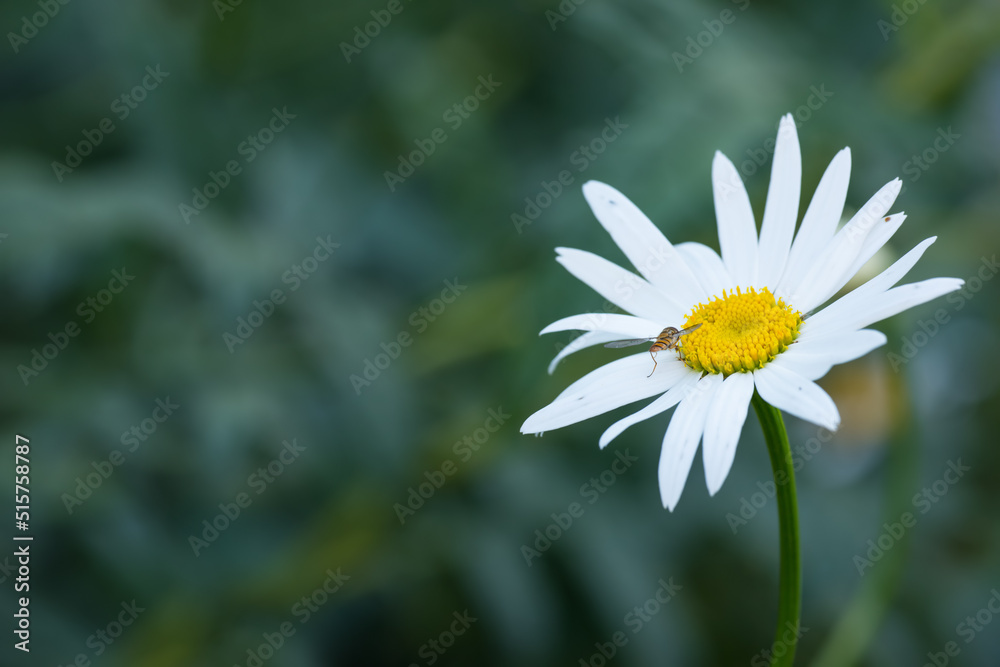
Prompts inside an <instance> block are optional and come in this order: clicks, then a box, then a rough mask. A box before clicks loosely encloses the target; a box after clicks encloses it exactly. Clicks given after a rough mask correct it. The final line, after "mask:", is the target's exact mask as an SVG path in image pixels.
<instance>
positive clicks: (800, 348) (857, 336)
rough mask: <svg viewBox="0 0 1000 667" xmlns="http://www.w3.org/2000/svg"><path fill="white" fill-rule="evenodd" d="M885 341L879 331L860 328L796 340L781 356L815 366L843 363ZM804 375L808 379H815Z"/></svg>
mask: <svg viewBox="0 0 1000 667" xmlns="http://www.w3.org/2000/svg"><path fill="white" fill-rule="evenodd" d="M887 341H888V338H886V336H885V334H884V333H882V332H881V331H875V330H874V329H861V330H860V331H853V332H851V333H848V334H844V333H838V334H834V335H830V336H824V337H823V338H814V339H812V340H808V341H803V342H797V343H795V344H794V345H792V347H791V348H790V349H788V350H787V351H786V352H783V353H782V354H781V357H782V358H785V359H786V360H788V361H801V362H802V363H804V364H812V365H815V366H817V367H818V366H819V365H820V364H827V365H836V364H845V363H847V362H848V361H853V360H855V359H857V358H858V357H863V356H864V355H866V354H868V353H869V352H871V351H872V350H874V349H875V348H878V347H881V346H883V345H885V344H886V342H887ZM805 377H806V378H807V379H810V380H815V379H816V378H810V377H808V376H805Z"/></svg>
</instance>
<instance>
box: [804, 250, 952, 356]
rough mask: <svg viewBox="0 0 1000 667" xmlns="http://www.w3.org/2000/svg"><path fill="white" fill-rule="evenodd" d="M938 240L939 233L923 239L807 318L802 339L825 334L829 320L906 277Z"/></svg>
mask: <svg viewBox="0 0 1000 667" xmlns="http://www.w3.org/2000/svg"><path fill="white" fill-rule="evenodd" d="M936 240H937V237H936V236H932V237H930V238H929V239H924V240H923V241H921V242H920V243H918V244H917V245H916V246H915V247H914V248H913V249H912V250H910V252H908V253H906V254H905V255H903V256H902V257H900V258H899V259H898V260H896V261H895V262H894V263H893V265H892V266H890V267H889V268H888V269H886V270H885V271H883V272H882V273H880V274H878V275H877V276H875V277H874V278H872V279H871V280H869V281H868V282H866V283H865V284H864V285H862V286H861V287H858V288H857V289H855V290H853V291H852V292H850V293H849V294H845V295H844V296H842V297H840V298H839V299H837V300H836V301H834V302H833V303H831V304H830V305H829V306H827V307H826V308H824V309H823V310H821V311H819V312H818V313H816V314H815V315H812V316H811V317H809V318H807V319H806V321H805V322H803V326H802V336H801V337H800V340H808V339H809V338H812V337H820V336H824V335H826V331H827V330H828V327H829V325H830V324H833V323H834V322H836V321H838V320H839V319H841V318H842V317H843V316H844V315H847V314H848V313H850V312H851V311H852V310H854V309H855V308H856V307H857V305H858V304H860V303H861V302H862V301H864V300H865V299H868V298H870V297H871V296H873V295H875V294H881V293H883V292H885V291H886V290H888V289H889V288H890V287H892V286H893V285H895V284H896V283H898V282H899V281H900V280H902V279H903V276H905V275H906V274H907V273H909V271H910V269H912V268H913V266H914V265H915V264H916V263H917V261H918V260H919V259H920V258H921V257H922V256H923V254H924V251H925V250H927V248H929V247H930V246H931V244H932V243H934V241H936Z"/></svg>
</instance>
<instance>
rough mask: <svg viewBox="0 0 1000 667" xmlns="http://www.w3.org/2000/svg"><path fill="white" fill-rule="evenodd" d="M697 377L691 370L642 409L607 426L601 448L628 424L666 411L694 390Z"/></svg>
mask: <svg viewBox="0 0 1000 667" xmlns="http://www.w3.org/2000/svg"><path fill="white" fill-rule="evenodd" d="M698 377H699V375H698V373H696V372H694V371H691V372H690V373H688V374H687V375H686V376H685V377H683V378H681V380H680V382H678V383H677V384H675V385H674V386H673V387H671V388H670V389H669V390H668V391H667V392H666V393H665V394H663V395H662V396H660V397H659V398H657V399H656V400H655V401H653V402H652V403H650V404H649V405H647V406H646V407H644V408H643V409H642V410H639V411H638V412H633V413H632V414H630V415H629V416H628V417H625V418H624V419H619V420H618V421H616V422H615V423H614V424H612V425H611V426H609V427H608V429H607V430H606V431H605V432H604V433H603V435H601V440H600V442H599V443H598V444H599V445H600V447H601V449H604V448H605V447H607V446H608V443H610V442H611V441H612V440H614V439H615V438H617V437H618V436H619V435H621V434H622V432H623V431H624V430H625V429H627V428H628V427H629V426H632V425H633V424H638V423H639V422H641V421H645V420H647V419H650V418H651V417H655V416H656V415H658V414H660V413H662V412H666V411H667V410H669V409H670V408H672V407H674V406H675V405H677V404H678V403H680V402H681V401H682V400H683V399H684V398H685V397H686V396H688V395H689V394H690V393H691V392H692V391H693V390H694V385H695V384H696V383H697V382H698Z"/></svg>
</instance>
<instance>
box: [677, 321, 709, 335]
mask: <svg viewBox="0 0 1000 667" xmlns="http://www.w3.org/2000/svg"><path fill="white" fill-rule="evenodd" d="M701 325H702V323H701V322H698V324H696V325H694V326H693V327H688V328H687V329H681V330H680V331H678V332H677V333H675V334H674V336H675V337H676V338H680V337H681V336H683V335H684V334H689V333H691V332H692V331H694V330H695V329H697V328H698V327H700V326H701Z"/></svg>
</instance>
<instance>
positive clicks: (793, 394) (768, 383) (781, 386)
mask: <svg viewBox="0 0 1000 667" xmlns="http://www.w3.org/2000/svg"><path fill="white" fill-rule="evenodd" d="M753 378H754V384H755V385H756V387H757V391H758V392H759V393H760V396H761V398H763V399H764V400H765V401H767V402H768V403H770V404H771V405H773V406H774V407H776V408H778V409H779V410H784V411H785V412H787V413H788V414H790V415H794V416H796V417H798V418H799V419H804V420H806V421H809V422H812V423H813V424H817V425H819V426H822V427H824V428H826V429H829V430H831V431H836V430H837V427H838V426H839V425H840V413H839V412H838V411H837V405H836V404H835V403H834V402H833V399H832V398H830V395H829V394H827V393H826V392H825V391H823V390H822V389H821V388H820V386H819V385H818V384H816V383H815V382H812V381H810V380H807V379H805V378H804V377H802V376H801V375H799V374H797V373H794V372H792V371H790V370H787V369H785V368H782V367H781V366H776V365H775V364H768V365H767V366H764V368H761V369H760V370H757V371H754V374H753Z"/></svg>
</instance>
